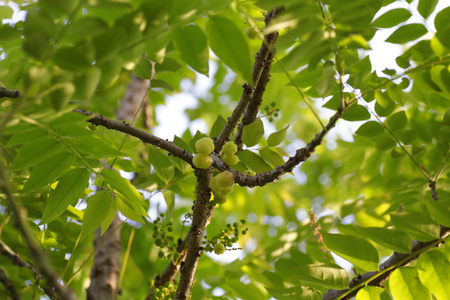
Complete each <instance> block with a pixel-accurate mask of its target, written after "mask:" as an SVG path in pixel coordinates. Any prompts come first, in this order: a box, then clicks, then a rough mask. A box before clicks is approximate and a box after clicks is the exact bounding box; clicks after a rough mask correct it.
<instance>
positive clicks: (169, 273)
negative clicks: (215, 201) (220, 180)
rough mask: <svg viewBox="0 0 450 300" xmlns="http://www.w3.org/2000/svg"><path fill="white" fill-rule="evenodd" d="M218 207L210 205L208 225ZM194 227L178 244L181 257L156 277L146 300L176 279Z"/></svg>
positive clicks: (151, 298) (150, 299) (171, 262)
mask: <svg viewBox="0 0 450 300" xmlns="http://www.w3.org/2000/svg"><path fill="white" fill-rule="evenodd" d="M215 208H216V207H215V206H210V207H209V213H208V215H209V218H208V220H207V221H206V225H205V227H206V226H208V224H209V222H210V220H211V215H212V212H213V211H214V209H215ZM192 228H193V227H192V226H191V227H190V229H189V232H188V233H187V235H186V237H185V238H184V240H183V241H181V240H179V242H178V245H177V252H178V253H179V254H180V257H179V259H178V260H176V261H174V260H172V261H170V263H169V265H168V266H167V267H166V269H165V270H164V271H163V272H162V273H161V275H160V276H158V277H156V279H155V283H154V284H153V287H152V290H151V291H150V293H149V294H148V296H147V298H145V299H146V300H153V291H154V288H157V287H160V286H163V285H164V284H165V283H166V282H172V281H173V280H174V279H175V276H176V275H177V274H178V271H179V270H180V266H181V264H182V263H183V262H184V260H185V258H186V253H187V243H188V242H189V236H190V235H191V234H192V233H191V232H192V230H193V229H192Z"/></svg>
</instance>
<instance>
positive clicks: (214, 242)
mask: <svg viewBox="0 0 450 300" xmlns="http://www.w3.org/2000/svg"><path fill="white" fill-rule="evenodd" d="M244 226H245V220H241V222H240V223H237V222H235V223H234V224H233V225H231V224H227V228H225V229H222V230H221V231H220V232H219V233H218V234H216V235H215V236H213V237H212V238H211V239H210V240H208V239H206V245H205V246H204V249H205V251H207V252H212V251H214V253H216V254H218V255H220V254H223V253H224V252H225V247H232V246H233V243H236V242H237V241H238V237H239V234H243V235H245V234H246V233H247V231H248V228H244Z"/></svg>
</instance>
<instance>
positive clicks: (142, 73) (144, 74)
mask: <svg viewBox="0 0 450 300" xmlns="http://www.w3.org/2000/svg"><path fill="white" fill-rule="evenodd" d="M133 73H134V74H136V76H138V77H140V78H142V79H150V78H152V75H153V66H152V63H151V62H150V60H149V59H148V58H146V57H141V58H139V62H138V63H137V64H136V66H135V67H134V69H133Z"/></svg>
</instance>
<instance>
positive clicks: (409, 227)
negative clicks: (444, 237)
mask: <svg viewBox="0 0 450 300" xmlns="http://www.w3.org/2000/svg"><path fill="white" fill-rule="evenodd" d="M391 221H392V223H393V224H394V225H395V227H396V228H397V229H398V230H402V231H404V232H407V233H409V234H411V235H412V236H413V237H414V238H416V239H417V240H419V241H421V242H428V241H432V240H434V239H437V238H439V236H440V229H439V224H438V223H436V222H434V221H433V220H432V219H431V218H430V216H429V215H428V214H426V213H421V212H398V213H394V214H391Z"/></svg>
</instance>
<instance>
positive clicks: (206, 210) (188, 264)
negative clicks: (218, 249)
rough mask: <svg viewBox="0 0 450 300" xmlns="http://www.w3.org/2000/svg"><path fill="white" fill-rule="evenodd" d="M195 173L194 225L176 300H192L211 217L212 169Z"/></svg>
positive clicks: (190, 232) (182, 267)
mask: <svg viewBox="0 0 450 300" xmlns="http://www.w3.org/2000/svg"><path fill="white" fill-rule="evenodd" d="M195 172H196V174H195V175H196V176H195V177H196V178H197V197H196V199H195V202H194V208H193V219H192V225H191V230H190V231H189V235H188V240H189V245H188V248H187V254H186V259H185V261H184V264H183V265H182V266H181V275H180V283H179V285H178V289H177V292H176V294H175V299H176V300H186V299H189V298H190V295H191V290H192V287H193V285H194V275H195V270H196V268H197V264H198V260H199V259H200V257H201V256H202V254H203V247H202V244H203V234H204V232H205V228H206V224H207V222H208V220H209V218H210V216H211V214H210V213H211V209H210V205H209V199H210V197H211V192H210V189H209V181H210V179H211V175H212V168H209V169H199V170H196V171H195Z"/></svg>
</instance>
